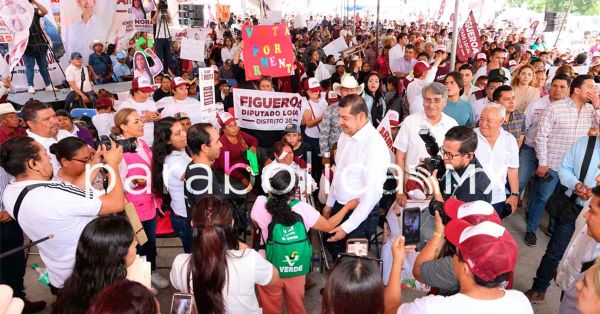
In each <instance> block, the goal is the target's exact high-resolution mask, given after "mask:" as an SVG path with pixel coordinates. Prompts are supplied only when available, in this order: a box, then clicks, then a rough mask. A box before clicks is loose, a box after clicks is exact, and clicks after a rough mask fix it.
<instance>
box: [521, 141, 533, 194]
mask: <svg viewBox="0 0 600 314" xmlns="http://www.w3.org/2000/svg"><path fill="white" fill-rule="evenodd" d="M537 167H538V159H537V156H536V154H535V149H533V147H531V146H527V145H525V144H523V147H521V150H520V151H519V193H523V190H524V189H525V187H526V186H527V183H529V180H531V175H532V174H533V173H534V172H535V170H536V169H537Z"/></svg>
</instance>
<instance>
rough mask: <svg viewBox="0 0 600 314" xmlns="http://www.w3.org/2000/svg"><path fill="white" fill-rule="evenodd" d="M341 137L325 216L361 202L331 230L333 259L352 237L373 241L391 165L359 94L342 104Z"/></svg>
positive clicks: (341, 251)
mask: <svg viewBox="0 0 600 314" xmlns="http://www.w3.org/2000/svg"><path fill="white" fill-rule="evenodd" d="M339 107H340V108H339V116H340V118H339V120H338V121H339V124H340V127H341V129H342V134H341V135H340V138H339V140H338V147H337V153H336V155H335V164H336V169H335V176H334V177H333V182H332V186H331V191H330V193H329V196H328V198H327V202H326V206H325V208H323V215H324V216H326V217H329V216H330V215H335V213H337V212H338V211H339V210H340V209H341V208H342V207H343V206H344V205H345V204H346V203H348V202H349V201H350V200H352V199H357V198H358V199H359V200H360V203H359V205H358V207H356V208H355V209H354V210H353V211H352V214H351V215H350V217H348V218H347V219H345V220H344V221H343V222H342V223H341V225H339V226H338V227H337V228H335V229H333V230H332V231H330V233H332V235H331V237H330V238H329V239H328V240H327V241H328V243H327V244H328V245H327V247H328V249H329V251H330V252H331V254H332V256H334V257H337V254H339V253H343V252H345V250H346V240H347V239H349V238H367V239H369V238H370V235H371V234H373V233H374V232H375V231H376V228H377V222H378V217H379V215H378V211H377V209H378V208H379V206H378V204H379V200H380V199H381V196H382V194H383V184H384V182H385V180H386V176H387V170H388V167H389V166H390V154H389V149H388V148H387V145H386V144H385V141H384V139H383V137H382V136H381V135H379V133H378V132H377V130H375V128H374V127H373V125H372V124H371V123H370V122H369V118H368V116H369V110H368V108H367V104H366V103H365V101H364V99H363V98H362V97H361V96H360V95H348V96H346V97H344V98H342V100H341V101H340V103H339Z"/></svg>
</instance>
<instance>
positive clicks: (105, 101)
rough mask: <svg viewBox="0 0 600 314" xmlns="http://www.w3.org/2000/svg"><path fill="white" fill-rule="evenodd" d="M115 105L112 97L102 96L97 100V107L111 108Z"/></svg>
mask: <svg viewBox="0 0 600 314" xmlns="http://www.w3.org/2000/svg"><path fill="white" fill-rule="evenodd" d="M112 105H113V100H112V98H108V97H100V98H98V100H96V109H106V108H110V107H112Z"/></svg>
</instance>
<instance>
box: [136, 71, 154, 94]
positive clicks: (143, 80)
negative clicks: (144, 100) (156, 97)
mask: <svg viewBox="0 0 600 314" xmlns="http://www.w3.org/2000/svg"><path fill="white" fill-rule="evenodd" d="M131 88H132V89H137V90H140V91H142V92H144V93H152V92H153V91H155V90H156V86H154V85H153V84H151V83H150V81H149V80H148V78H147V77H146V76H144V75H142V76H138V77H136V78H134V79H133V81H132V82H131Z"/></svg>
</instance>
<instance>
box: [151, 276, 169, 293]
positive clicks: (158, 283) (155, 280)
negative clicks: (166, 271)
mask: <svg viewBox="0 0 600 314" xmlns="http://www.w3.org/2000/svg"><path fill="white" fill-rule="evenodd" d="M150 281H152V285H154V286H155V287H156V288H158V289H164V288H166V287H168V286H169V281H168V280H167V279H165V278H164V277H163V276H161V275H160V274H159V273H158V272H153V273H152V276H151V278H150Z"/></svg>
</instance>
